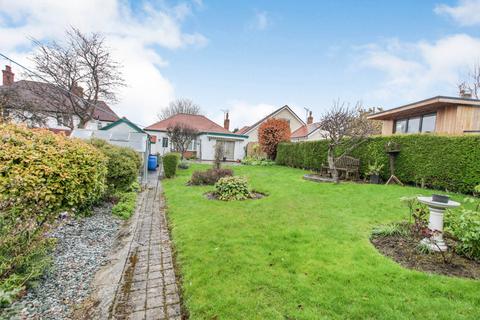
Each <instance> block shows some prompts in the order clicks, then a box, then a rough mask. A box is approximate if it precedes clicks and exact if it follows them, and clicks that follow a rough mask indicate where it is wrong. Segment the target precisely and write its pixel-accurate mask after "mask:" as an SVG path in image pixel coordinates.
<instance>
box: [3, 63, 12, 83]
mask: <svg viewBox="0 0 480 320" xmlns="http://www.w3.org/2000/svg"><path fill="white" fill-rule="evenodd" d="M2 74H3V85H4V86H11V85H12V84H13V82H14V81H15V80H14V78H15V73H13V72H12V67H10V66H5V70H2Z"/></svg>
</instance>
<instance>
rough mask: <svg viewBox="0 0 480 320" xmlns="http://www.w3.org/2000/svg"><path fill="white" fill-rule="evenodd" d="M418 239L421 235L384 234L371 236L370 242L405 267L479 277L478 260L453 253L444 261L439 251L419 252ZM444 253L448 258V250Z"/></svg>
mask: <svg viewBox="0 0 480 320" xmlns="http://www.w3.org/2000/svg"><path fill="white" fill-rule="evenodd" d="M420 240H421V237H415V236H406V237H405V236H386V237H375V238H372V239H371V242H372V244H373V245H374V246H375V247H376V248H377V249H378V251H380V252H381V253H382V254H383V255H385V256H387V257H390V258H392V259H393V260H394V261H396V262H397V263H399V264H401V265H402V266H404V267H406V268H409V269H414V270H418V271H425V272H431V273H436V274H442V275H447V276H455V277H463V278H470V279H480V262H477V261H474V260H470V259H467V258H465V257H463V256H460V255H458V254H456V253H454V254H453V257H452V259H451V262H449V263H445V261H444V259H443V257H442V254H441V253H440V252H433V253H430V254H425V253H421V252H419V251H418V249H417V246H418V244H419V242H420ZM444 254H445V255H446V257H447V258H448V259H450V257H451V251H450V250H449V251H447V252H445V253H444Z"/></svg>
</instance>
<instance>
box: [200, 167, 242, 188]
mask: <svg viewBox="0 0 480 320" xmlns="http://www.w3.org/2000/svg"><path fill="white" fill-rule="evenodd" d="M231 176H233V171H232V170H231V169H209V170H207V171H195V172H194V173H193V174H192V178H191V180H190V184H191V185H214V184H215V183H216V182H217V181H218V180H219V179H220V178H223V177H231Z"/></svg>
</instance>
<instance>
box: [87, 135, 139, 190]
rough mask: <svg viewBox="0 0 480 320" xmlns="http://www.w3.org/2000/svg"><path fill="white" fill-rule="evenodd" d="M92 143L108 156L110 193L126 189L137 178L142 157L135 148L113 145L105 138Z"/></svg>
mask: <svg viewBox="0 0 480 320" xmlns="http://www.w3.org/2000/svg"><path fill="white" fill-rule="evenodd" d="M90 143H91V144H92V145H93V146H95V147H96V148H98V149H100V150H101V151H102V152H103V153H104V154H105V155H106V156H107V158H108V165H107V166H108V173H107V185H108V193H110V194H113V193H115V192H118V191H126V190H127V189H128V188H129V187H130V186H131V185H132V183H133V182H135V181H136V180H137V177H138V173H139V170H140V166H141V165H142V159H141V158H140V155H139V154H138V153H137V152H135V150H133V149H131V148H127V147H119V146H115V145H112V144H110V143H108V142H106V141H105V140H101V139H92V140H90Z"/></svg>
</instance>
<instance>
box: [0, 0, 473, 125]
mask: <svg viewBox="0 0 480 320" xmlns="http://www.w3.org/2000/svg"><path fill="white" fill-rule="evenodd" d="M69 26H75V27H78V28H79V29H81V30H82V31H84V32H92V31H99V32H103V33H104V34H105V36H106V37H107V40H108V45H109V46H110V47H111V48H112V51H113V55H114V57H115V58H116V59H117V60H119V61H120V62H121V63H122V64H123V65H124V69H123V73H124V77H125V79H126V82H127V87H126V88H125V89H123V90H122V92H121V93H120V98H121V101H120V102H119V103H118V104H116V105H113V106H112V107H113V109H114V110H115V111H116V112H117V113H118V114H119V115H121V116H127V117H128V118H129V119H131V120H133V121H134V122H136V123H138V124H140V125H145V126H146V125H149V124H151V123H153V122H155V121H156V120H157V119H156V113H157V112H158V110H159V109H160V108H161V107H163V106H166V105H167V104H168V102H169V101H170V100H172V99H175V98H176V97H187V98H190V99H192V100H194V101H195V102H197V103H198V104H200V106H201V107H202V110H203V111H204V113H205V114H206V115H207V116H209V117H210V118H211V119H213V120H215V121H217V122H219V123H220V122H221V120H222V117H223V115H222V111H221V110H222V109H229V110H230V115H231V119H232V120H231V122H232V127H241V126H243V125H246V124H251V123H253V122H255V121H256V120H258V119H259V118H261V117H262V116H264V115H266V114H267V113H269V112H271V111H273V110H274V109H276V108H278V107H280V106H283V105H285V104H288V105H290V106H291V107H292V108H293V109H294V110H296V111H297V112H298V113H299V116H301V117H305V112H304V110H303V108H304V107H308V108H310V109H311V110H313V113H314V116H315V117H316V118H318V117H319V116H320V115H321V113H322V112H323V111H325V110H326V109H328V108H329V107H330V106H331V104H332V101H333V100H336V99H341V100H346V101H350V102H351V103H352V104H354V103H355V102H356V101H357V100H360V101H362V102H363V104H364V105H365V106H382V107H384V108H391V107H395V106H398V105H401V104H405V103H409V102H411V101H414V100H417V99H425V98H428V97H431V96H434V95H456V94H457V89H456V84H457V82H458V81H459V79H460V78H461V77H462V76H464V75H465V74H466V73H467V71H468V68H469V66H472V65H473V64H474V63H475V62H476V61H478V60H479V58H480V28H479V26H480V0H460V1H456V0H455V1H442V0H438V1H429V0H422V1H418V0H410V1H406V0H403V1H373V0H372V1H366V0H365V1H361V0H352V1H333V0H332V1H313V0H312V1H293V0H292V1H286V0H284V1H276V0H271V1H261V0H260V1H220V0H216V1H206V0H203V1H201V0H195V1H130V2H129V1H121V0H98V1H95V0H81V1H74V0H70V1H65V0H45V1H42V0H35V1H28V0H15V1H13V0H0V52H2V53H4V54H7V55H9V56H11V57H13V58H15V59H18V60H19V61H20V62H22V63H26V64H28V63H29V62H28V59H27V57H28V55H29V54H30V52H31V50H32V47H31V42H30V40H29V38H31V37H35V38H37V39H42V40H48V39H56V40H62V38H63V36H64V32H63V31H64V30H65V28H68V27H69ZM0 62H2V65H3V64H5V63H6V62H5V61H4V60H0Z"/></svg>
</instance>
